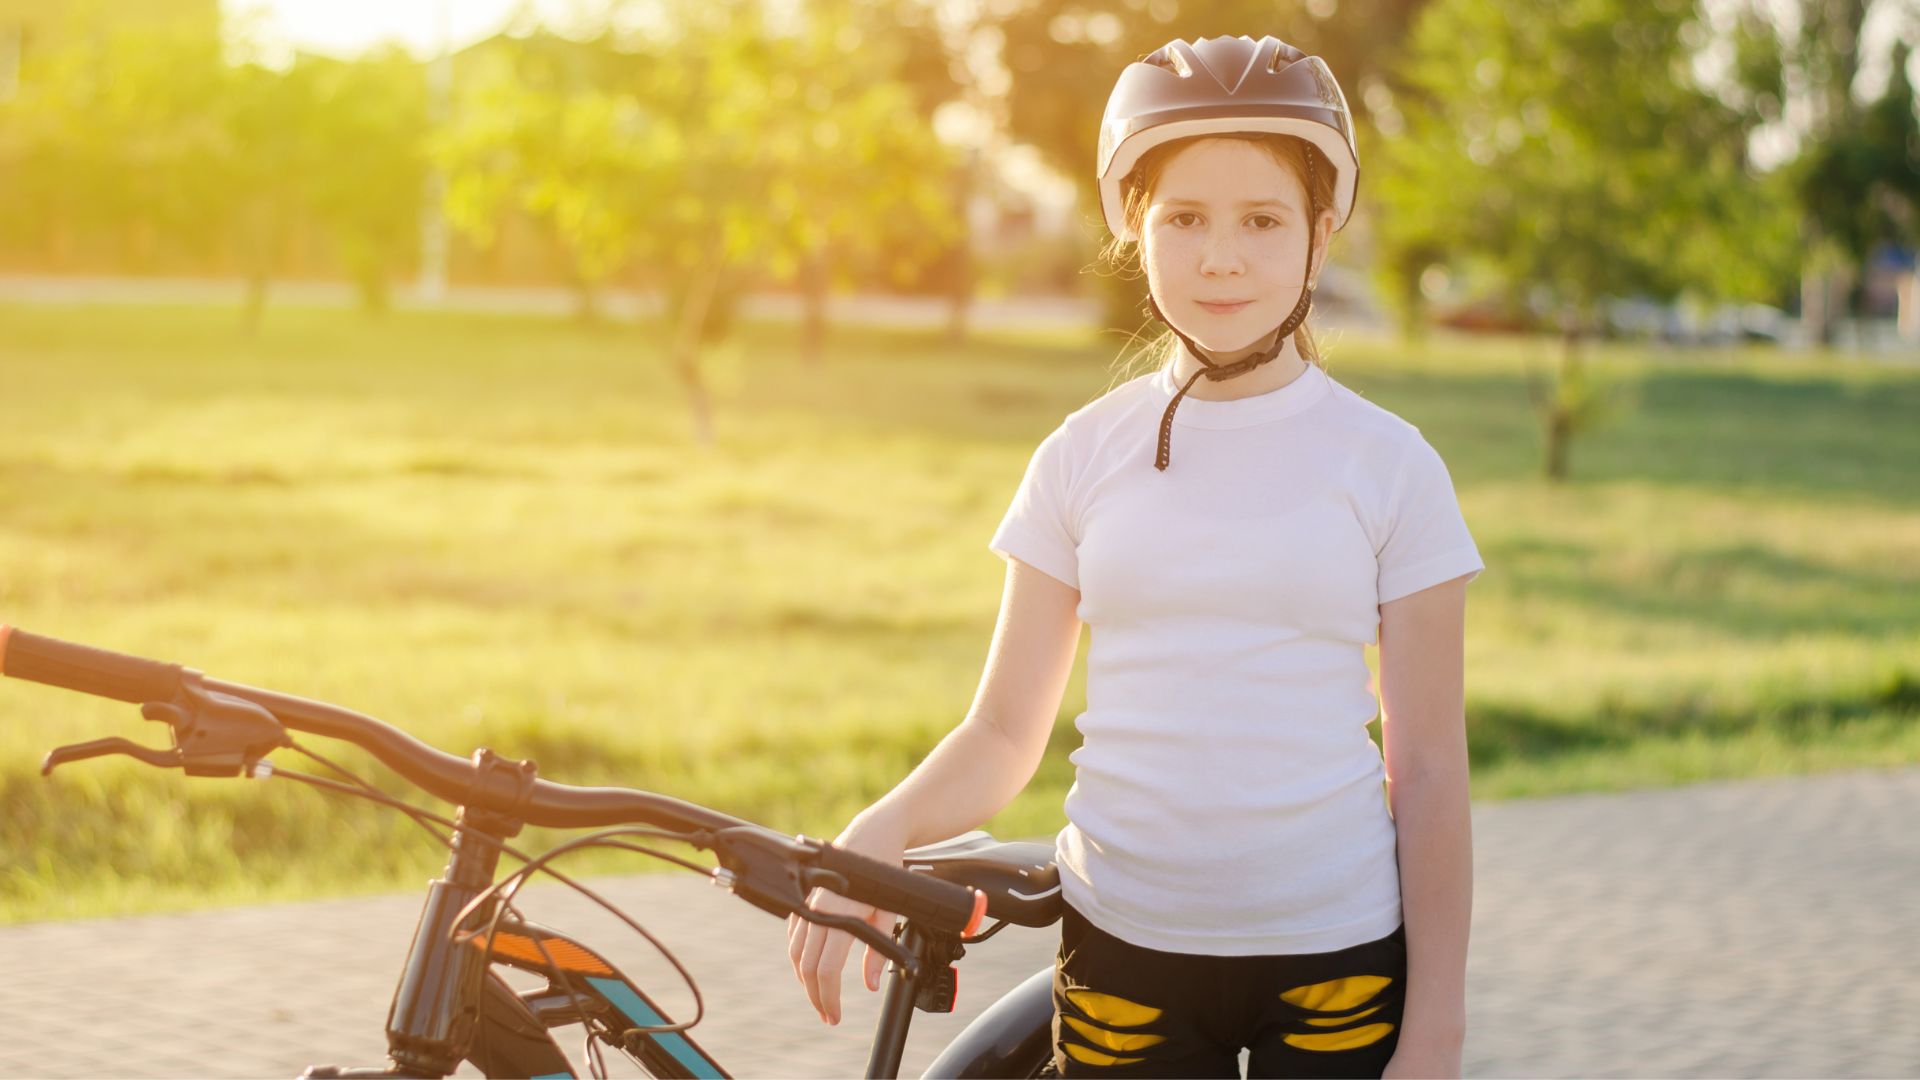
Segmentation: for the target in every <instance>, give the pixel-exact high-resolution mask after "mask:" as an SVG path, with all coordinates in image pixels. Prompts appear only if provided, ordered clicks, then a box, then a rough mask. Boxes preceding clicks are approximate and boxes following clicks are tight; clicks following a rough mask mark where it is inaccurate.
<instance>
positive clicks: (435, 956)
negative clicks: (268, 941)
mask: <svg viewBox="0 0 1920 1080" xmlns="http://www.w3.org/2000/svg"><path fill="white" fill-rule="evenodd" d="M459 819H460V820H461V821H463V822H464V823H466V824H468V825H469V827H470V828H472V829H475V830H476V831H481V832H484V833H485V834H486V835H488V836H491V837H492V838H493V839H495V840H496V841H497V840H500V839H504V836H502V835H498V833H506V832H507V831H508V830H507V829H505V828H499V829H497V830H496V829H488V828H486V825H488V824H495V825H499V824H501V823H498V822H489V821H488V820H487V819H486V818H485V817H482V816H481V815H476V814H471V813H469V811H468V809H467V808H465V807H463V808H461V810H460V813H459ZM499 858H500V852H499V848H498V847H497V846H495V845H494V844H489V843H485V842H474V841H473V840H471V839H469V837H468V835H467V834H466V833H465V832H462V833H457V834H456V836H455V838H454V844H453V847H452V850H451V852H450V854H449V856H448V859H447V865H446V869H445V871H444V872H443V874H442V875H441V877H440V878H439V879H438V880H435V881H433V882H431V883H429V885H428V888H427V900H426V904H425V906H424V907H423V908H422V910H421V914H420V922H419V925H418V926H417V927H416V928H415V930H414V935H413V942H412V944H411V946H410V947H409V949H408V953H407V961H406V965H405V967H404V969H403V970H402V972H401V976H400V983H399V986H398V987H397V988H396V989H395V991H394V999H393V1005H392V1008H391V1009H390V1010H389V1011H388V1014H387V1046H388V1056H389V1058H390V1059H391V1063H390V1064H389V1065H388V1066H385V1067H371V1068H345V1069H343V1068H338V1067H335V1066H313V1067H311V1068H309V1069H308V1070H307V1071H306V1072H305V1073H303V1074H302V1076H303V1077H304V1078H308V1080H327V1078H353V1077H393V1076H431V1077H444V1076H447V1075H449V1074H451V1073H452V1072H453V1071H454V1070H455V1069H456V1068H458V1067H459V1065H460V1062H461V1061H462V1060H467V1061H471V1062H472V1063H473V1064H474V1065H475V1067H477V1068H479V1069H480V1070H481V1071H482V1072H484V1073H486V1074H487V1075H488V1076H523V1077H572V1076H573V1075H575V1074H574V1072H573V1066H572V1064H571V1063H570V1062H569V1061H568V1059H567V1056H566V1055H565V1054H564V1053H563V1052H562V1051H561V1050H560V1047H559V1044H558V1043H557V1042H555V1040H554V1038H553V1036H552V1035H551V1034H550V1031H551V1029H553V1028H556V1027H561V1026H565V1025H568V1024H575V1023H585V1022H588V1021H599V1022H602V1023H604V1024H605V1025H606V1026H609V1027H612V1028H614V1029H616V1030H619V1029H622V1028H624V1027H629V1026H631V1027H639V1028H648V1027H658V1026H662V1025H666V1024H670V1023H672V1022H673V1021H672V1020H671V1018H669V1017H668V1016H667V1015H666V1013H665V1010H663V1009H661V1008H660V1006H659V1005H658V1004H657V1003H655V1002H654V1000H653V999H652V998H651V997H649V996H648V995H647V994H646V992H645V991H643V990H642V989H641V988H640V987H639V986H637V985H636V984H635V983H634V982H633V981H632V980H631V979H629V978H627V976H625V975H624V974H622V973H621V972H620V970H619V969H618V968H617V967H615V966H614V965H613V964H612V963H611V962H610V961H608V960H607V959H606V958H605V957H603V956H601V955H600V954H599V953H597V952H595V951H594V950H593V949H591V948H590V947H588V946H586V945H584V944H582V943H580V942H578V941H576V940H574V939H572V938H569V937H567V936H566V935H565V934H562V933H560V932H559V931H556V930H553V929H551V928H549V927H545V926H541V925H539V924H536V923H530V922H525V921H522V920H519V919H513V918H508V917H504V916H503V917H502V918H501V919H500V922H499V925H498V927H497V928H496V931H495V934H494V936H493V948H492V955H491V959H490V960H489V957H488V956H487V954H486V950H485V946H486V935H485V934H477V935H474V936H472V937H470V938H467V939H466V940H464V941H463V940H458V939H456V937H455V930H456V926H455V920H456V919H457V918H458V916H459V914H460V912H461V911H462V910H463V909H464V908H465V907H466V906H467V904H468V903H470V902H471V901H472V900H473V899H474V898H475V897H477V896H479V895H480V894H481V893H483V892H485V891H486V890H487V889H488V888H489V887H490V886H492V884H493V881H494V874H495V871H496V870H497V868H498V864H499ZM495 902H496V903H497V901H495ZM479 914H480V915H482V916H490V915H491V914H492V912H491V910H490V909H484V908H483V909H482V910H481V912H480V913H479ZM469 925H472V920H471V919H470V920H469ZM896 936H897V937H900V938H902V939H903V940H904V941H905V942H906V944H907V945H908V947H909V948H911V949H913V950H914V952H915V954H916V955H917V956H918V957H919V960H920V970H921V972H922V973H923V974H922V975H921V977H920V978H918V979H916V978H913V977H911V976H909V975H908V974H907V973H906V972H905V971H904V970H902V969H901V968H900V967H898V966H897V965H895V966H893V967H892V968H891V969H890V971H891V976H890V979H889V981H888V985H887V987H886V993H885V996H884V998H883V999H882V1002H881V1006H880V1019H879V1022H878V1025H877V1027H876V1029H875V1032H874V1038H873V1046H872V1050H871V1051H870V1054H869V1057H868V1061H867V1070H866V1075H867V1076H869V1077H895V1076H897V1075H898V1074H899V1068H900V1059H901V1056H902V1054H903V1052H904V1050H905V1048H906V1041H907V1031H908V1028H909V1025H910V1024H911V1021H912V1018H913V1010H914V1008H915V1006H916V1003H919V1002H921V1001H922V1000H923V998H928V997H930V998H931V999H932V1000H931V1002H930V1004H927V1005H925V1006H923V1007H929V1008H932V1009H935V1010H941V1009H942V1002H941V1000H940V996H941V994H943V993H944V994H945V1001H944V1007H945V1008H951V1005H952V990H951V983H946V984H944V988H943V987H942V986H941V980H940V979H939V976H942V975H944V974H945V973H947V972H948V971H949V970H950V965H951V964H952V962H953V961H954V960H956V959H958V958H959V956H960V955H961V954H962V953H963V952H964V950H963V948H962V947H961V944H960V942H959V940H958V939H957V938H952V937H945V936H938V935H928V934H924V933H922V932H921V931H920V929H919V928H918V927H917V926H915V925H914V924H913V923H912V922H911V921H905V922H903V923H902V924H901V926H900V929H899V931H898V932H897V934H896ZM490 963H500V964H505V965H507V966H509V967H513V968H517V969H519V970H523V971H528V972H532V973H536V974H540V975H542V976H545V977H546V978H547V985H545V986H543V987H540V988H538V989H535V990H531V991H526V992H516V991H514V990H513V989H512V988H511V987H510V986H509V985H508V984H507V983H506V981H505V980H503V979H501V978H500V977H499V976H498V975H497V974H495V973H494V972H492V971H491V970H488V971H485V972H482V971H481V970H480V969H481V968H482V967H487V966H490ZM556 968H557V969H558V970H559V971H560V972H561V973H562V974H563V975H564V976H565V981H566V985H561V984H560V983H559V982H558V981H557V980H556V979H555V978H554V970H555V969H556ZM1051 976H1052V972H1051V970H1050V969H1048V970H1042V971H1039V972H1036V973H1035V974H1034V975H1033V976H1031V977H1030V978H1028V979H1027V980H1026V981H1025V982H1023V983H1022V984H1021V985H1020V986H1019V987H1017V988H1016V989H1014V990H1013V991H1011V992H1010V993H1008V994H1007V995H1005V996H1004V997H1002V998H1001V999H1000V1000H999V1001H997V1002H995V1003H994V1005H992V1006H991V1007H989V1008H988V1009H987V1011H986V1012H984V1013H982V1014H981V1015H980V1016H979V1017H978V1018H976V1019H975V1021H974V1022H973V1023H972V1024H970V1025H969V1026H968V1027H967V1028H966V1029H965V1030H964V1031H962V1032H961V1034H960V1035H959V1036H958V1037H956V1038H955V1039H954V1041H953V1042H952V1043H951V1044H950V1045H949V1046H948V1047H947V1048H946V1049H945V1050H944V1051H943V1052H942V1053H941V1054H940V1055H939V1057H938V1058H937V1059H936V1060H935V1062H934V1064H933V1066H932V1068H931V1069H930V1070H929V1071H928V1074H927V1075H929V1076H957V1077H960V1076H964V1077H985V1076H1031V1075H1033V1074H1034V1073H1035V1072H1036V1071H1037V1070H1038V1069H1039V1068H1040V1067H1041V1066H1042V1065H1043V1064H1044V1062H1045V1061H1046V1060H1049V1059H1050V1055H1051V1048H1052V1019H1053V1002H1052V997H1051V984H1052V978H1051ZM476 987H478V988H480V989H479V990H478V992H477V993H476V991H475V988H476ZM569 989H571V991H572V992H571V993H570V992H569ZM476 998H477V1000H476ZM583 1012H584V1013H586V1014H587V1015H582V1013H583ZM621 1049H623V1050H624V1051H625V1052H626V1053H627V1054H628V1055H629V1056H631V1057H632V1058H633V1059H634V1060H635V1061H637V1062H638V1063H639V1064H640V1066H641V1067H642V1068H644V1069H645V1070H646V1071H647V1073H648V1074H649V1075H651V1076H655V1077H663V1078H665V1077H674V1078H696V1077H727V1076H729V1075H730V1074H729V1073H727V1072H726V1071H725V1070H724V1069H723V1068H722V1067H721V1066H720V1064H719V1062H718V1061H716V1060H715V1059H714V1058H713V1056H712V1055H711V1054H709V1053H708V1052H707V1051H706V1050H705V1049H704V1048H703V1047H701V1046H700V1045H699V1043H697V1042H695V1041H694V1040H693V1039H692V1038H691V1037H689V1036H688V1035H687V1034H686V1033H685V1032H665V1033H655V1032H641V1033H639V1034H636V1035H635V1036H633V1037H632V1038H630V1039H628V1040H626V1042H625V1043H624V1045H622V1046H621Z"/></svg>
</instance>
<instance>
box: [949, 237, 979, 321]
mask: <svg viewBox="0 0 1920 1080" xmlns="http://www.w3.org/2000/svg"><path fill="white" fill-rule="evenodd" d="M974 278H975V266H974V259H973V234H972V230H971V229H969V230H968V231H967V235H965V236H963V237H962V238H961V240H960V249H959V251H958V252H957V254H956V256H955V265H954V272H953V281H952V282H951V284H950V286H949V288H948V291H947V344H949V345H964V344H966V341H967V330H968V319H969V315H970V313H971V310H972V307H973V288H974V284H975V281H974Z"/></svg>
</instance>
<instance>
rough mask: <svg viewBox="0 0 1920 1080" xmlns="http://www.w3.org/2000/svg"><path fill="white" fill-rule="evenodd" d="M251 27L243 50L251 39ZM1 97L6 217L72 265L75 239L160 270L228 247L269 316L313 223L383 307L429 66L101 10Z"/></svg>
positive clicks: (255, 320)
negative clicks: (346, 58)
mask: <svg viewBox="0 0 1920 1080" xmlns="http://www.w3.org/2000/svg"><path fill="white" fill-rule="evenodd" d="M249 32H250V31H249V29H248V27H247V26H246V24H241V25H239V26H238V27H236V28H235V30H234V32H233V35H232V36H233V38H234V41H235V42H236V47H237V48H239V49H241V50H245V49H246V48H248V47H249V42H250V39H249V37H248V34H249ZM55 40H56V42H57V45H56V47H54V48H52V49H50V50H48V51H47V52H46V53H44V54H43V55H42V56H41V57H38V58H37V59H36V66H35V72H34V76H33V78H32V79H30V80H26V81H24V82H23V86H22V88H21V92H20V93H19V94H18V96H17V97H16V98H15V99H14V100H13V101H11V102H9V103H7V104H6V106H5V112H4V114H0V115H4V118H5V119H4V121H3V122H0V130H4V132H5V133H6V134H5V135H4V136H0V138H3V139H4V144H5V145H6V147H7V149H6V150H4V151H0V153H4V154H5V155H6V156H7V158H9V159H10V160H11V161H12V162H13V163H14V167H13V168H10V169H8V170H7V176H6V179H5V180H4V181H3V182H0V183H4V191H5V193H6V195H7V196H8V197H7V198H6V199H5V200H4V203H5V206H6V210H5V211H4V212H0V230H3V231H4V232H5V234H6V235H8V236H10V237H12V238H13V239H14V240H15V241H18V242H23V243H26V244H32V245H37V246H40V247H41V248H42V249H43V250H48V251H51V252H52V253H53V259H54V265H55V266H56V267H57V266H59V265H60V260H61V259H62V257H63V255H64V253H66V252H69V251H72V250H74V249H75V248H76V247H82V246H84V247H87V248H90V249H94V250H102V249H104V250H107V251H116V249H117V256H118V258H117V261H118V262H119V264H120V265H123V266H126V267H129V268H131V269H133V270H136V271H138V270H147V269H151V268H153V267H154V266H156V265H158V264H160V263H161V262H162V261H163V259H162V255H163V254H172V255H175V256H178V255H180V254H187V255H193V256H197V257H200V258H210V257H212V256H213V255H214V254H216V253H217V251H218V249H219V248H220V246H221V245H222V244H225V245H228V246H229V247H230V249H231V250H232V251H233V252H234V253H235V254H236V256H237V258H238V260H239V263H240V266H241V269H242V272H243V274H244V275H245V278H246V299H245V304H244V307H243V321H244V325H245V327H246V328H247V329H248V331H249V332H251V331H253V330H255V329H257V328H258V326H259V323H260V319H261V314H262V311H263V310H264V307H265V304H266V300H267V295H268V291H269V288H270V285H271V281H272V278H273V276H274V274H275V273H276V272H277V271H278V269H279V267H281V266H283V265H284V264H285V261H286V254H287V252H286V248H287V244H288V240H289V237H290V236H291V235H292V233H293V231H294V230H295V229H296V228H297V227H298V226H300V225H301V224H303V223H317V224H319V225H321V226H322V227H323V228H324V229H326V230H327V231H328V232H330V233H331V234H332V236H333V239H334V241H335V243H336V244H337V245H338V246H339V249H340V253H341V257H342V260H343V262H344V263H345V264H346V265H347V266H348V267H349V269H350V271H351V272H352V273H353V275H354V277H355V279H356V281H358V282H359V284H360V287H361V292H362V295H363V297H364V298H365V300H366V302H367V303H368V305H369V306H370V307H375V308H377V307H380V306H383V305H384V303H385V278H386V275H387V274H388V272H389V271H390V268H391V265H392V263H394V262H395V261H396V260H397V259H398V258H400V257H403V255H404V251H405V245H406V244H407V243H408V242H409V240H410V236H409V230H408V229H407V222H409V221H410V220H411V217H412V214H413V213H414V205H415V198H414V195H413V192H415V191H417V190H418V185H419V180H418V176H419V164H418V160H417V159H418V154H419V150H418V141H419V137H420V134H421V131H422V121H421V116H420V104H419V102H420V96H421V95H420V93H419V91H418V89H417V88H416V84H417V83H418V81H419V73H418V69H417V67H416V66H415V65H414V64H413V62H412V61H411V60H408V59H407V58H406V57H405V55H404V54H402V53H398V52H394V53H389V54H386V55H384V56H379V57H374V58H370V59H368V60H365V61H361V62H358V63H342V62H340V61H337V60H331V59H327V58H324V57H317V56H310V55H304V54H301V55H297V56H296V57H295V60H294V63H293V64H292V65H291V66H290V67H289V68H286V69H284V70H282V69H277V68H273V67H269V66H266V65H265V64H263V63H260V62H257V61H243V62H241V63H239V64H228V63H226V62H225V60H224V59H223V57H222V51H221V50H222V45H221V41H220V39H219V38H218V37H216V36H214V35H211V34H209V33H208V32H207V28H206V26H205V24H204V22H203V21H201V20H197V19H188V20H182V21H179V22H165V21H136V22H133V23H130V24H118V23H113V22H106V23H104V24H100V23H96V24H92V25H88V26H81V27H77V28H75V30H74V31H72V32H70V33H65V34H61V35H59V36H58V37H57V38H56V39H55Z"/></svg>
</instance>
